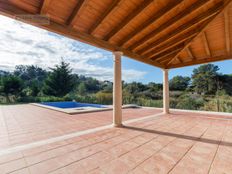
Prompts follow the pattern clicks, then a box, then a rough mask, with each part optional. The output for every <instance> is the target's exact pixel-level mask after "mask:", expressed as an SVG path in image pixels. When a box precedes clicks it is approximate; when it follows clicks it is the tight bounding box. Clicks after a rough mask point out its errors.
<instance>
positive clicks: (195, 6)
mask: <svg viewBox="0 0 232 174" xmlns="http://www.w3.org/2000/svg"><path fill="white" fill-rule="evenodd" d="M208 1H209V0H201V1H196V2H195V3H194V4H192V5H191V6H189V7H187V8H185V9H184V10H182V11H180V12H179V13H178V14H177V15H175V16H173V17H172V18H170V19H169V20H168V21H166V22H165V23H163V24H162V25H160V26H159V27H158V28H156V29H154V30H153V31H151V32H149V33H148V34H146V35H145V36H143V37H142V38H141V39H139V40H138V41H136V42H135V43H134V44H132V45H131V46H130V47H129V48H128V49H129V50H134V49H135V48H137V47H138V46H140V45H142V44H144V43H145V42H147V41H148V40H150V39H151V38H152V37H154V36H156V35H157V34H159V33H160V32H162V31H164V30H165V29H167V28H168V27H170V26H171V25H173V24H174V23H176V21H179V20H181V19H182V18H184V17H186V16H187V15H188V14H189V13H192V12H193V11H195V10H197V9H199V8H200V7H202V6H203V5H205V4H206V3H207V2H208ZM217 5H218V4H217Z"/></svg>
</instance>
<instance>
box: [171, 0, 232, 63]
mask: <svg viewBox="0 0 232 174" xmlns="http://www.w3.org/2000/svg"><path fill="white" fill-rule="evenodd" d="M231 3H232V0H224V1H223V6H222V7H221V9H220V11H219V13H218V14H216V16H215V17H214V18H213V19H212V20H209V21H208V22H207V23H206V24H205V25H204V26H203V27H202V28H201V29H200V32H199V33H198V34H197V35H196V36H195V37H194V38H193V39H192V40H190V41H189V43H188V44H186V46H185V47H184V48H183V50H184V49H186V48H188V47H189V46H190V45H191V43H192V42H193V41H194V39H195V38H197V37H198V36H200V35H201V34H202V32H204V31H205V29H206V28H207V27H208V26H209V24H210V23H211V22H213V21H214V19H216V18H217V16H219V15H220V14H222V13H224V10H225V8H226V7H227V6H229V5H230V4H231ZM181 52H182V51H180V52H179V53H178V54H177V55H176V57H177V56H179V55H180V53H181ZM183 66H185V65H184V64H183ZM186 66H187V65H186Z"/></svg>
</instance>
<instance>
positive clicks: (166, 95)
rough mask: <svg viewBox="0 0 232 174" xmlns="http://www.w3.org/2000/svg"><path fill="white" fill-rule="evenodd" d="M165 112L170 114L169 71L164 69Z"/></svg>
mask: <svg viewBox="0 0 232 174" xmlns="http://www.w3.org/2000/svg"><path fill="white" fill-rule="evenodd" d="M163 112H164V113H165V114H169V84H168V69H163Z"/></svg>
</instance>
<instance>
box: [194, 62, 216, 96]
mask: <svg viewBox="0 0 232 174" xmlns="http://www.w3.org/2000/svg"><path fill="white" fill-rule="evenodd" d="M218 70H219V68H218V66H216V65H213V64H206V65H202V66H200V67H198V68H195V69H194V70H193V74H192V86H193V88H194V90H195V91H196V92H197V93H205V94H215V93H216V91H217V77H218V73H217V71H218Z"/></svg>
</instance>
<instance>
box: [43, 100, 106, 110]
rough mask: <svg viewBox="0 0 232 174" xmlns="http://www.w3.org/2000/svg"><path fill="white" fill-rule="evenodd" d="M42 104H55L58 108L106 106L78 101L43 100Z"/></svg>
mask: <svg viewBox="0 0 232 174" xmlns="http://www.w3.org/2000/svg"><path fill="white" fill-rule="evenodd" d="M41 104H43V105H47V106H53V107H57V108H62V109H65V108H81V107H94V108H106V107H105V106H104V105H99V104H90V103H78V102H42V103H41Z"/></svg>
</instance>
